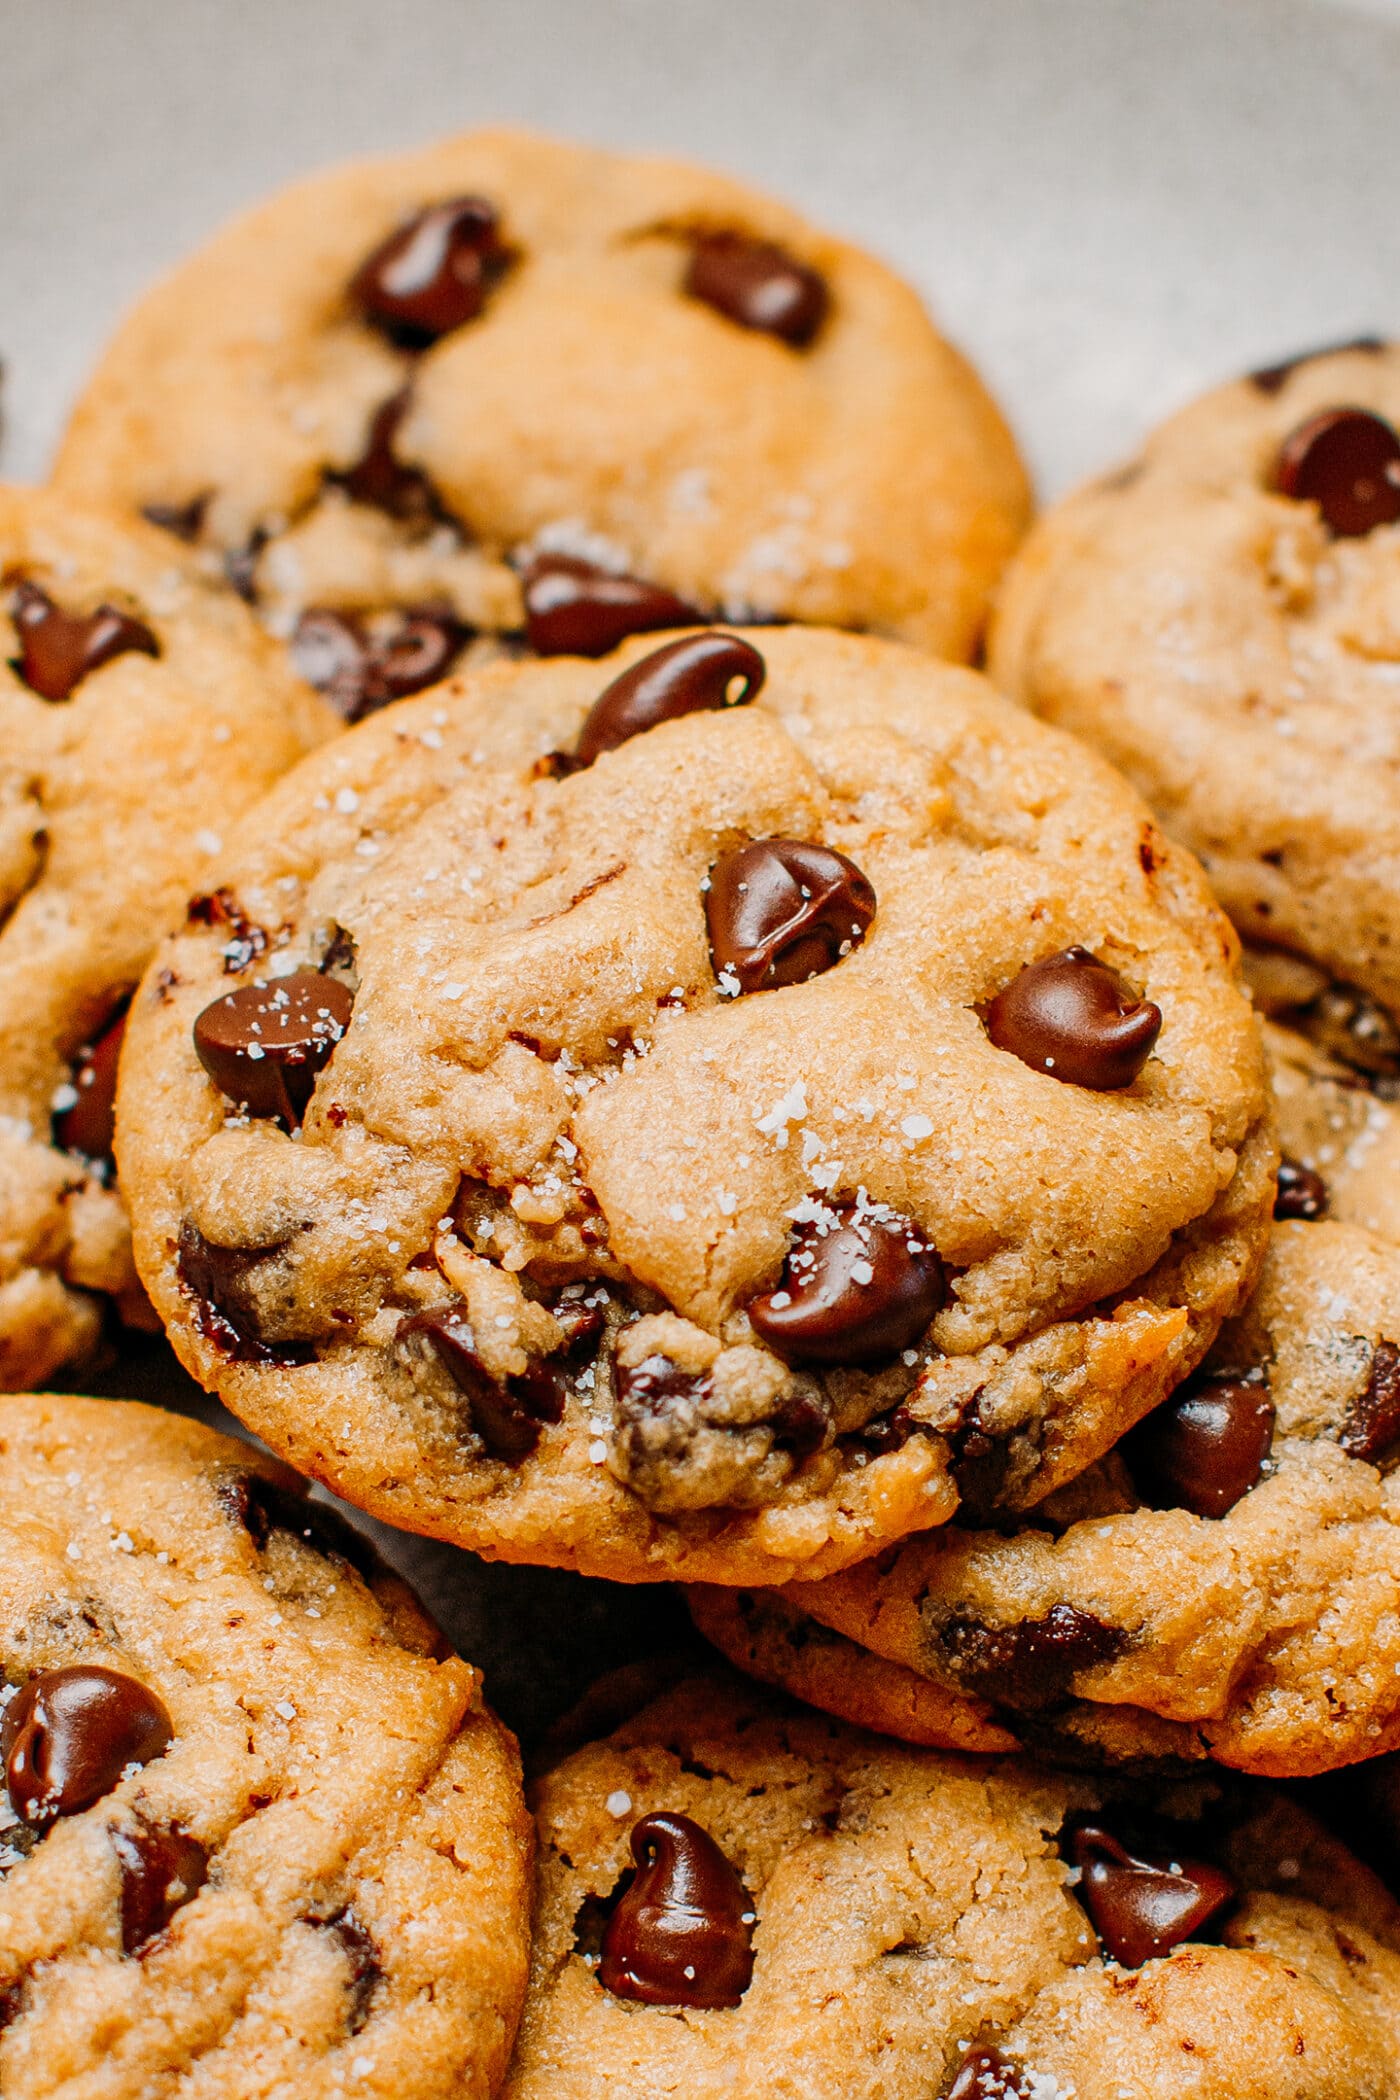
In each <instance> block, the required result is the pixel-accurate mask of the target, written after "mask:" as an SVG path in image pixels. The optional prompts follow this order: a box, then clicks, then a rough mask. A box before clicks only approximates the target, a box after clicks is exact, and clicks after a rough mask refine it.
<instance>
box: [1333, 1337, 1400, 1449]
mask: <svg viewBox="0 0 1400 2100" xmlns="http://www.w3.org/2000/svg"><path fill="white" fill-rule="evenodd" d="M1337 1442H1338V1443H1339V1444H1340V1445H1341V1447H1342V1449H1343V1451H1345V1452H1346V1453H1347V1454H1348V1456H1349V1457H1351V1458H1362V1459H1365V1460H1366V1462H1367V1464H1368V1465H1379V1464H1380V1462H1381V1460H1382V1459H1383V1458H1385V1457H1386V1456H1387V1455H1388V1454H1389V1452H1390V1449H1391V1446H1392V1445H1393V1444H1395V1443H1397V1442H1400V1349H1397V1348H1396V1346H1395V1344H1394V1342H1377V1343H1376V1345H1375V1348H1374V1350H1373V1351H1372V1353H1371V1375H1370V1377H1369V1379H1368V1380H1367V1381H1366V1390H1365V1392H1364V1393H1359V1394H1358V1395H1357V1397H1356V1399H1355V1400H1353V1401H1352V1403H1351V1406H1350V1407H1349V1408H1348V1409H1347V1418H1346V1421H1345V1423H1344V1424H1343V1426H1342V1431H1341V1434H1340V1436H1339V1437H1338V1438H1337Z"/></svg>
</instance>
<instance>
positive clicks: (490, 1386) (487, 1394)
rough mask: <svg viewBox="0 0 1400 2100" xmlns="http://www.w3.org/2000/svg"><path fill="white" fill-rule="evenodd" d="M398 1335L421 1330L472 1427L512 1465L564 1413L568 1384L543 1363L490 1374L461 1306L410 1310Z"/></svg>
mask: <svg viewBox="0 0 1400 2100" xmlns="http://www.w3.org/2000/svg"><path fill="white" fill-rule="evenodd" d="M398 1332H399V1335H400V1337H404V1338H406V1337H409V1336H412V1335H416V1334H421V1335H422V1336H423V1337H424V1338H425V1339H426V1340H427V1341H428V1342H429V1343H430V1344H431V1345H432V1348H433V1350H434V1351H435V1353H436V1354H437V1356H438V1358H439V1359H440V1361H441V1362H442V1364H443V1366H444V1368H445V1369H446V1370H447V1371H448V1372H449V1373H450V1375H451V1377H452V1380H453V1383H454V1384H455V1385H456V1387H457V1389H458V1391H459V1392H460V1393H461V1394H462V1396H463V1398H464V1399H465V1400H466V1401H467V1402H468V1404H469V1405H470V1408H471V1418H472V1428H473V1429H474V1430H475V1431H476V1434H477V1435H478V1436H479V1437H480V1438H481V1441H482V1443H483V1444H484V1445H485V1446H486V1449H487V1450H488V1452H489V1453H490V1454H491V1456H492V1458H500V1459H504V1460H505V1461H506V1462H507V1463H508V1464H511V1465H516V1464H518V1463H519V1462H520V1460H521V1459H523V1458H528V1457H529V1455H530V1453H531V1452H532V1451H533V1450H534V1448H535V1446H536V1444H538V1442H539V1440H540V1430H541V1427H542V1425H543V1424H544V1423H546V1422H559V1421H562V1420H563V1417H564V1405H565V1401H566V1398H567V1387H566V1386H565V1384H564V1381H563V1379H562V1378H561V1377H560V1376H559V1373H558V1372H557V1371H555V1370H553V1369H552V1368H551V1367H550V1366H549V1365H548V1364H544V1363H532V1364H529V1365H528V1366H527V1367H526V1369H525V1370H524V1371H522V1372H520V1373H519V1374H518V1376H515V1377H511V1378H508V1379H506V1380H505V1382H504V1383H502V1382H501V1381H500V1380H499V1379H497V1378H493V1377H492V1375H491V1373H490V1372H489V1371H488V1370H487V1368H486V1366H485V1364H484V1363H483V1362H482V1360H481V1358H480V1356H479V1355H478V1354H477V1349H476V1336H475V1334H474V1333H473V1332H472V1326H471V1322H470V1321H469V1320H468V1319H467V1316H466V1314H465V1312H464V1311H463V1309H462V1307H461V1306H460V1305H449V1306H446V1307H442V1308H439V1309H438V1310H436V1311H432V1312H421V1313H411V1314H409V1315H408V1317H407V1318H406V1319H403V1320H400V1322H399V1327H398Z"/></svg>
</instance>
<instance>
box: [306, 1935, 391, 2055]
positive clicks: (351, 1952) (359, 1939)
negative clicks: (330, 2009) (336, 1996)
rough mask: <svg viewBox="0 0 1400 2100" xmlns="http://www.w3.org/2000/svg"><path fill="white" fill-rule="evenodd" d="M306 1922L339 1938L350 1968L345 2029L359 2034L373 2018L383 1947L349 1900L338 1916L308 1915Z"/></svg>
mask: <svg viewBox="0 0 1400 2100" xmlns="http://www.w3.org/2000/svg"><path fill="white" fill-rule="evenodd" d="M306 1922H307V1923H308V1924H309V1925H314V1926H315V1927H316V1928H317V1930H318V1931H321V1932H324V1933H326V1934H327V1935H328V1936H329V1937H330V1938H332V1939H333V1940H335V1942H336V1944H337V1945H338V1947H339V1948H340V1951H341V1953H342V1954H343V1955H344V1957H345V1963H346V1967H347V1969H348V1970H349V1989H348V1993H347V1999H348V2002H347V2004H346V2007H345V2029H346V2032H347V2034H358V2033H359V2032H360V2030H361V2028H362V2027H363V2026H364V2025H365V2022H366V2021H367V2020H368V2019H369V2008H370V2000H371V1999H372V1998H373V1996H374V1994H375V1991H376V1990H377V1989H378V1987H379V1985H380V1983H381V1982H382V1981H383V1978H384V1969H383V1965H382V1963H381V1962H380V1959H379V1949H378V1948H377V1947H376V1946H375V1944H374V1940H373V1938H372V1937H371V1935H370V1933H369V1932H368V1931H367V1930H366V1928H365V1927H364V1925H363V1924H362V1923H361V1922H360V1920H359V1918H357V1917H356V1915H355V1913H354V1911H353V1910H352V1909H351V1908H350V1907H349V1905H348V1904H347V1906H346V1907H345V1909H344V1910H338V1911H337V1912H336V1913H335V1915H334V1917H330V1918H308V1919H307V1921H306Z"/></svg>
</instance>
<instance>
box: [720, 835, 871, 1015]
mask: <svg viewBox="0 0 1400 2100" xmlns="http://www.w3.org/2000/svg"><path fill="white" fill-rule="evenodd" d="M874 916H875V891H874V889H873V888H872V886H871V884H870V882H869V880H868V878H867V877H866V876H865V875H864V874H862V872H861V870H860V869H859V868H858V867H857V866H856V864H855V862H854V861H853V860H847V858H846V856H845V854H844V853H837V852H835V851H834V850H833V849H832V848H831V847H830V846H814V845H811V844H809V843H807V842H806V841H805V840H802V839H754V840H753V841H751V843H750V844H749V845H747V846H738V847H736V848H735V849H734V851H733V852H731V853H725V854H722V855H721V856H720V858H719V859H718V860H717V861H716V862H715V864H714V866H713V868H711V870H710V887H709V889H708V891H707V892H706V895H705V919H706V923H707V925H708V927H709V932H710V960H711V961H712V963H713V964H714V968H715V975H716V976H717V977H718V978H719V979H720V982H721V989H724V978H725V975H726V974H728V976H730V977H731V978H737V979H738V988H739V990H740V991H741V992H761V991H771V990H773V989H774V988H775V987H777V986H779V985H787V984H802V983H805V981H806V980H807V979H808V978H809V977H819V976H820V975H821V973H822V972H823V971H824V970H830V969H832V968H834V967H835V965H836V964H837V963H838V962H840V960H841V958H842V957H843V956H844V955H848V954H849V953H850V951H851V949H852V948H856V947H859V945H860V943H861V942H862V941H863V940H864V939H865V934H866V928H867V927H868V926H869V924H870V922H871V920H872V919H873V918H874Z"/></svg>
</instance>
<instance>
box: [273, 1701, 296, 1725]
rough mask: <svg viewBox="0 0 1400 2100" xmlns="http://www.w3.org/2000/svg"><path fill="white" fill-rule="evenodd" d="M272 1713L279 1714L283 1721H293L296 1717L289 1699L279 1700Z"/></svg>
mask: <svg viewBox="0 0 1400 2100" xmlns="http://www.w3.org/2000/svg"><path fill="white" fill-rule="evenodd" d="M272 1711H273V1712H274V1713H275V1714H280V1715H281V1717H282V1719H283V1720H284V1721H295V1719H296V1717H297V1710H296V1708H295V1707H294V1706H293V1704H292V1702H291V1700H290V1699H279V1700H278V1701H277V1704H276V1705H275V1706H274V1707H273V1709H272Z"/></svg>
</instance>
